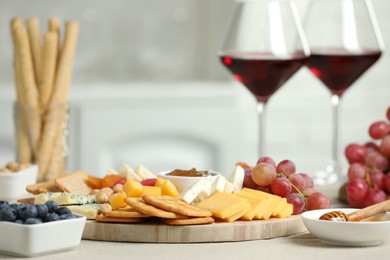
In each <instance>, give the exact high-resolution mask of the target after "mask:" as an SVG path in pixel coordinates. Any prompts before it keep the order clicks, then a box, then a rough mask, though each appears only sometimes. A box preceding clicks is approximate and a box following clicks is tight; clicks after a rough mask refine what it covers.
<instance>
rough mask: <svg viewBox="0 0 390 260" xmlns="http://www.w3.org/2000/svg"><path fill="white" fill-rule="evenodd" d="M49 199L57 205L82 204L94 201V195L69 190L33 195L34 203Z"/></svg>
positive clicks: (41, 202) (42, 202) (44, 201)
mask: <svg viewBox="0 0 390 260" xmlns="http://www.w3.org/2000/svg"><path fill="white" fill-rule="evenodd" d="M49 200H53V201H55V202H57V204H58V205H60V206H63V205H75V204H76V205H82V204H91V203H95V202H96V196H95V195H80V194H75V193H71V192H48V193H41V194H39V195H36V196H35V197H34V204H44V203H46V202H47V201H49Z"/></svg>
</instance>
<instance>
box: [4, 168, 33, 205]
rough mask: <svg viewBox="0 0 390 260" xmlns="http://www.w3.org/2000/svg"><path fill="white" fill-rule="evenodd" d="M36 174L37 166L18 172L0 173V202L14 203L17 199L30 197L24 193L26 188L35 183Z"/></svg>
mask: <svg viewBox="0 0 390 260" xmlns="http://www.w3.org/2000/svg"><path fill="white" fill-rule="evenodd" d="M37 174H38V166H37V165H32V166H30V167H28V168H26V169H23V170H21V171H19V172H9V173H0V200H6V201H8V202H16V200H17V199H20V198H24V197H28V196H31V194H29V193H28V192H27V191H26V186H27V185H29V184H35V183H36V181H37Z"/></svg>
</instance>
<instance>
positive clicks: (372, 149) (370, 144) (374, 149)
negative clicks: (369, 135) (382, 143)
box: [364, 142, 379, 153]
mask: <svg viewBox="0 0 390 260" xmlns="http://www.w3.org/2000/svg"><path fill="white" fill-rule="evenodd" d="M364 146H365V147H366V148H367V151H368V153H371V152H378V151H379V146H378V145H377V144H376V143H374V142H367V143H365V144H364Z"/></svg>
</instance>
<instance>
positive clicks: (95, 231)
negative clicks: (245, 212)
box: [82, 216, 307, 243]
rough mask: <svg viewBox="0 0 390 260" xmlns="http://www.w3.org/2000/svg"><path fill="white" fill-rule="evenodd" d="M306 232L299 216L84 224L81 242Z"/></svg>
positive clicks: (172, 240) (262, 236)
mask: <svg viewBox="0 0 390 260" xmlns="http://www.w3.org/2000/svg"><path fill="white" fill-rule="evenodd" d="M305 231H307V229H306V227H305V225H304V224H303V222H302V220H301V217H300V216H291V217H289V218H284V219H278V218H273V219H269V220H256V221H235V222H232V223H220V222H218V223H213V224H206V225H188V226H169V225H166V224H160V223H152V222H149V223H137V224H123V223H99V222H95V221H87V223H86V225H85V228H84V233H83V237H82V238H83V239H89V240H101V241H115V242H145V243H201V242H229V241H245V240H260V239H270V238H276V237H284V236H289V235H294V234H298V233H301V232H305Z"/></svg>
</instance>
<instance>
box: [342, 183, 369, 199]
mask: <svg viewBox="0 0 390 260" xmlns="http://www.w3.org/2000/svg"><path fill="white" fill-rule="evenodd" d="M346 189H347V195H348V198H350V199H352V200H354V201H359V200H363V199H364V198H365V197H366V194H367V192H368V184H367V182H366V181H365V180H362V179H354V180H351V181H349V182H348V184H347V187H346Z"/></svg>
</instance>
